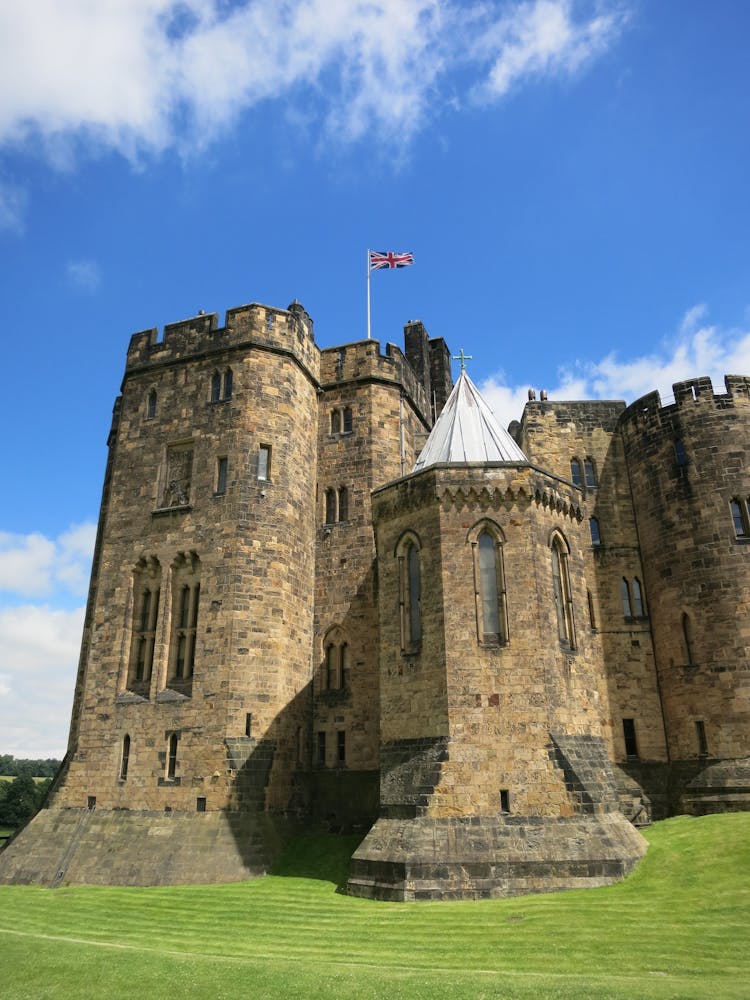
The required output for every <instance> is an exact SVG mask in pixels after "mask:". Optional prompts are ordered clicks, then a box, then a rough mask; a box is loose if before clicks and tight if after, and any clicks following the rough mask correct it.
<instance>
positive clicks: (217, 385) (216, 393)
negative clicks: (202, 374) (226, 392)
mask: <svg viewBox="0 0 750 1000" xmlns="http://www.w3.org/2000/svg"><path fill="white" fill-rule="evenodd" d="M220 399H221V375H220V374H219V372H214V373H213V375H212V376H211V402H212V403H218V402H219V400H220Z"/></svg>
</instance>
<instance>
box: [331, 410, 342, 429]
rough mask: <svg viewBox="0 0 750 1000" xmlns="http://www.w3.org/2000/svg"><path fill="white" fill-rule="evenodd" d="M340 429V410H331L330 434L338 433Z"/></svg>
mask: <svg viewBox="0 0 750 1000" xmlns="http://www.w3.org/2000/svg"><path fill="white" fill-rule="evenodd" d="M340 431H341V411H340V410H331V434H339V433H340Z"/></svg>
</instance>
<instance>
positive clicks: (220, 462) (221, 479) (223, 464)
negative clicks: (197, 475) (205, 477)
mask: <svg viewBox="0 0 750 1000" xmlns="http://www.w3.org/2000/svg"><path fill="white" fill-rule="evenodd" d="M228 468H229V463H228V461H227V459H226V458H225V457H224V456H222V457H221V458H218V459H217V460H216V496H223V495H224V494H225V493H226V491H227V471H228Z"/></svg>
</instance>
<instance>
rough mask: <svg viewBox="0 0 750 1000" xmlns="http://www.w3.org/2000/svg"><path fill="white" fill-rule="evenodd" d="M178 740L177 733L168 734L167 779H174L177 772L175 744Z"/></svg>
mask: <svg viewBox="0 0 750 1000" xmlns="http://www.w3.org/2000/svg"><path fill="white" fill-rule="evenodd" d="M179 741H180V738H179V736H178V735H177V733H172V734H171V735H170V737H169V743H168V747H167V781H174V779H175V775H176V773H177V745H178V743H179Z"/></svg>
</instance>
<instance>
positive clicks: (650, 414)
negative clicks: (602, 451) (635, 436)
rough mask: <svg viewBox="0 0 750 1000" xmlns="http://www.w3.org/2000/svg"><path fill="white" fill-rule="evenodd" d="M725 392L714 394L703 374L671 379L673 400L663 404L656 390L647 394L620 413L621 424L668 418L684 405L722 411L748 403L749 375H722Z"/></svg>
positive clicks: (707, 378)
mask: <svg viewBox="0 0 750 1000" xmlns="http://www.w3.org/2000/svg"><path fill="white" fill-rule="evenodd" d="M724 386H725V388H726V392H725V393H714V387H713V383H712V381H711V379H710V378H709V377H708V376H706V375H703V376H700V377H699V378H692V379H686V380H685V381H684V382H674V383H673V385H672V392H673V393H674V402H670V403H665V404H664V405H662V400H661V395H660V394H659V392H658V391H654V392H649V393H646V395H645V396H641V398H640V399H637V400H636V401H635V402H634V403H631V404H630V406H628V407H627V409H626V410H625V412H624V413H623V415H622V422H623V423H637V422H639V421H640V422H642V423H648V422H651V421H654V420H660V419H661V417H662V416H666V417H671V416H673V415H674V414H675V413H676V412H678V411H679V410H680V409H681V408H684V407H686V406H696V405H702V406H711V407H713V408H715V409H719V410H725V409H727V408H728V407H732V406H735V405H737V403H746V402H747V403H750V377H748V376H746V375H725V376H724Z"/></svg>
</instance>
